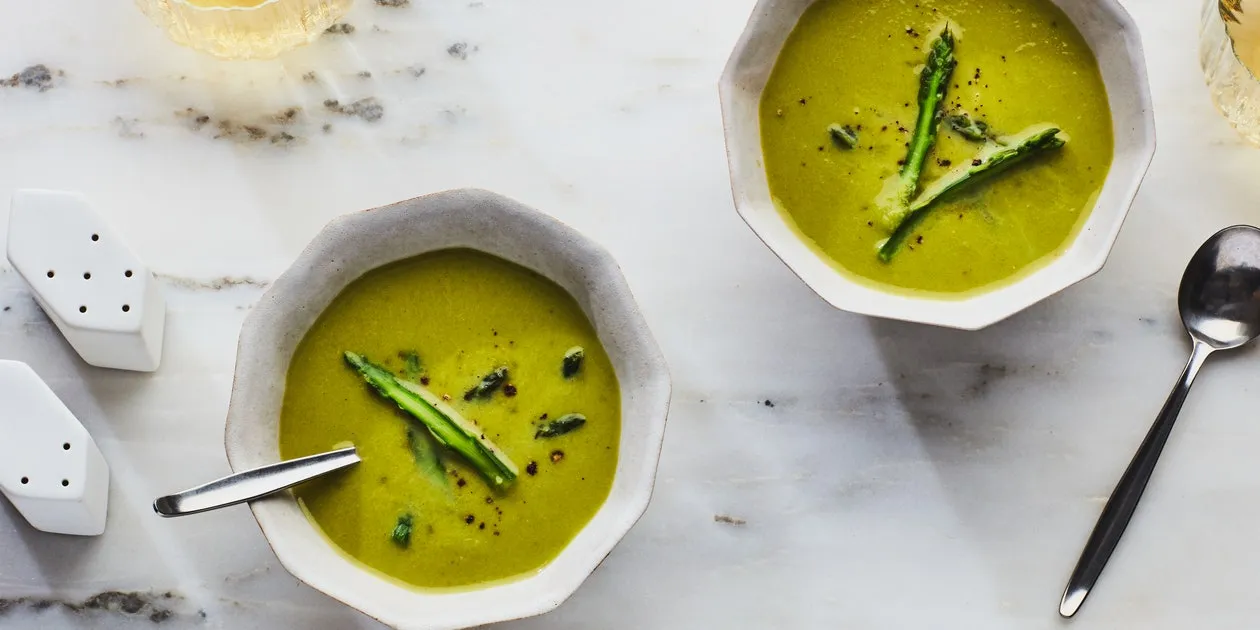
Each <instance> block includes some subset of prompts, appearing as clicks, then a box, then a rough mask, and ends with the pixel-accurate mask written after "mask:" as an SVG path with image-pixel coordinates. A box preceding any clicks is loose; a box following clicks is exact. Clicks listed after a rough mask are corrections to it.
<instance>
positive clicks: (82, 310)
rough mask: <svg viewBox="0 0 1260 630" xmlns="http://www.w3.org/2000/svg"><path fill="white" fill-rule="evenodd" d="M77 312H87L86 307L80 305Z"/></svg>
mask: <svg viewBox="0 0 1260 630" xmlns="http://www.w3.org/2000/svg"><path fill="white" fill-rule="evenodd" d="M79 312H80V313H86V312H87V307H86V306H80V307H79Z"/></svg>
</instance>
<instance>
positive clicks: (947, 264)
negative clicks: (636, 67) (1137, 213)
mask: <svg viewBox="0 0 1260 630" xmlns="http://www.w3.org/2000/svg"><path fill="white" fill-rule="evenodd" d="M946 29H947V30H948V32H949V35H950V36H951V37H952V42H953V45H952V47H951V50H950V56H951V57H952V59H953V63H955V64H956V66H955V67H954V70H953V72H952V76H950V78H949V80H948V81H947V82H945V83H944V84H943V85H942V86H941V89H942V91H943V92H944V94H945V97H944V100H943V102H942V107H941V111H940V114H938V115H937V120H939V130H938V131H937V133H935V134H931V135H930V136H929V137H932V138H934V139H935V143H934V146H933V147H932V149H931V150H930V151H929V152H928V153H927V157H926V160H924V162H923V167H922V170H921V173H920V176H919V177H918V180H917V181H918V183H917V187H915V186H913V184H912V187H911V188H910V189H909V192H910V193H913V194H917V195H918V196H917V197H916V196H911V197H910V198H911V199H913V200H914V201H916V202H917V201H919V200H921V199H924V198H925V197H926V196H927V193H928V192H931V191H933V190H937V189H939V187H940V186H941V185H942V183H943V182H948V181H951V180H957V179H958V178H966V177H968V176H969V175H968V172H969V171H970V170H971V169H974V168H976V167H979V166H982V165H983V164H984V159H983V158H986V156H989V155H992V154H993V153H994V152H997V151H1001V150H1003V149H1005V148H1008V147H1012V146H1016V145H1017V144H1018V139H1019V138H1020V137H1021V134H1025V133H1027V132H1029V131H1035V130H1037V129H1041V128H1045V127H1050V126H1052V127H1053V128H1056V129H1059V130H1060V131H1059V133H1058V136H1057V137H1058V139H1059V140H1061V141H1062V143H1063V144H1062V146H1061V147H1056V148H1054V149H1053V150H1048V151H1045V152H1044V154H1039V155H1037V156H1036V157H1033V158H1029V159H1025V160H1023V161H1022V162H1020V163H1019V164H1018V165H1017V166H1016V167H1014V168H1009V169H1006V170H1005V171H1003V172H1000V173H998V174H989V175H987V176H985V177H973V178H971V181H970V182H968V184H967V185H965V186H961V187H958V188H956V189H953V190H952V192H951V193H950V194H948V195H945V196H942V197H941V198H940V199H939V201H937V202H935V203H932V204H931V205H930V206H928V209H927V211H925V212H923V213H921V214H920V215H918V216H919V219H920V220H919V221H917V222H915V223H913V224H910V225H912V227H910V228H908V229H906V230H905V231H904V232H900V231H897V230H894V228H896V227H897V225H899V223H898V222H897V221H896V220H895V219H890V218H889V216H890V212H889V211H888V208H887V206H888V203H887V200H888V199H889V198H890V197H889V194H890V193H889V190H890V188H891V189H893V190H895V189H896V185H897V183H898V180H899V178H902V179H903V178H904V176H905V174H906V172H907V170H909V169H911V168H912V167H911V166H907V160H910V161H911V162H913V160H912V159H911V155H910V151H909V147H910V146H911V144H912V143H914V142H915V134H914V131H915V129H916V127H917V126H919V125H920V124H921V123H920V119H921V114H920V108H919V97H920V92H921V87H922V86H921V73H922V72H923V70H924V67H925V65H927V64H928V63H929V61H930V59H929V51H931V50H932V49H933V46H934V44H935V43H936V42H937V40H938V38H939V37H940V36H941V34H942V33H943V32H944V31H945V30H946ZM721 92H722V106H723V116H724V120H725V129H726V140H727V152H728V157H729V161H730V168H731V185H732V189H733V192H734V198H735V203H736V207H737V209H738V211H739V213H740V214H741V216H742V217H743V218H744V220H745V221H746V222H747V223H748V224H749V226H750V227H752V229H753V230H754V231H755V232H756V233H757V235H758V236H759V237H760V238H761V239H762V240H763V241H764V242H765V243H766V244H767V245H768V246H769V247H770V248H771V249H772V250H774V251H775V253H776V254H778V255H779V257H780V258H782V259H783V260H784V262H786V263H787V264H788V266H789V267H791V268H792V270H793V271H795V272H796V274H797V275H798V276H800V277H801V278H802V279H803V280H804V281H805V282H806V283H807V284H809V285H810V286H811V287H812V288H813V289H814V290H815V291H816V292H818V293H819V295H821V296H822V297H823V298H824V299H826V300H827V301H829V302H831V303H832V304H833V305H835V306H837V307H839V308H842V309H845V310H849V311H853V312H856V313H862V314H867V315H875V316H880V317H888V318H893V319H902V320H907V321H915V322H922V323H930V324H937V325H943V326H949V327H955V328H965V329H976V328H981V327H984V326H987V325H989V324H992V323H994V322H996V321H999V320H1001V319H1003V318H1005V317H1008V316H1010V315H1012V314H1014V313H1016V312H1018V311H1020V310H1022V309H1024V308H1026V307H1028V306H1029V305H1031V304H1033V303H1036V302H1037V301H1039V300H1041V299H1043V298H1045V297H1047V296H1049V295H1051V294H1053V293H1055V292H1057V291H1059V290H1061V289H1063V288H1065V287H1067V286H1069V285H1071V284H1073V283H1075V282H1077V281H1079V280H1081V279H1083V278H1085V277H1088V276H1089V275H1091V274H1093V273H1094V272H1096V271H1097V270H1098V269H1100V268H1101V267H1102V265H1103V263H1104V262H1105V260H1106V258H1107V255H1108V253H1109V252H1110V249H1111V245H1112V243H1113V242H1114V240H1115V238H1116V236H1117V234H1118V232H1119V229H1120V227H1121V224H1122V223H1123V220H1124V217H1125V214H1126V213H1127V212H1128V209H1129V206H1130V204H1131V202H1132V200H1133V197H1134V196H1135V194H1136V192H1137V188H1138V185H1139V183H1140V182H1141V179H1142V177H1143V175H1144V174H1145V172H1146V168H1147V166H1148V164H1149V162H1150V159H1151V156H1152V154H1153V152H1154V122H1153V117H1152V114H1151V108H1150V97H1149V88H1148V86H1147V81H1146V70H1145V67H1144V61H1143V56H1142V50H1141V42H1140V41H1139V37H1138V32H1137V28H1136V26H1135V25H1134V24H1133V22H1132V20H1131V19H1130V18H1129V17H1128V15H1127V14H1126V13H1125V12H1124V10H1123V9H1122V8H1121V7H1120V6H1119V4H1118V3H1116V2H1115V1H1114V0H1102V1H1096V0H1055V1H1053V2H1052V1H1051V0H1015V1H1014V2H1009V1H1007V0H924V1H922V2H915V3H900V2H896V3H894V2H886V1H884V0H818V1H817V2H814V1H812V0H763V1H762V2H759V3H758V4H757V6H756V8H755V9H754V10H753V15H752V17H751V19H750V21H749V24H748V27H747V29H746V30H745V32H744V34H743V37H742V38H741V39H740V41H739V43H738V44H737V46H736V49H735V51H734V53H733V54H732V56H731V59H730V62H729V63H728V65H727V69H726V72H725V74H724V75H723V78H722V83H721ZM955 116H959V117H961V116H966V119H967V120H972V121H982V122H983V123H984V124H985V126H984V127H981V128H980V131H978V132H977V131H976V129H975V128H972V129H969V130H966V131H968V132H969V133H970V137H969V136H968V134H967V133H963V132H962V131H960V130H959V129H957V128H955V126H953V125H951V124H950V121H951V119H952V118H953V117H955ZM931 118H932V115H931V114H929V115H928V120H930V119H931ZM959 120H963V119H962V118H959ZM829 130H836V131H837V132H838V134H837V136H836V137H833V134H832V133H831V131H829ZM934 185H935V187H934ZM892 216H894V217H895V216H899V215H896V214H895V213H892ZM890 235H893V239H894V240H895V241H898V242H899V243H900V247H897V248H894V249H893V250H892V251H891V252H890V250H889V248H887V247H885V243H886V242H887V239H889V237H890ZM901 236H904V237H905V238H904V240H898V239H899V238H900V237H901ZM881 253H882V254H883V256H881Z"/></svg>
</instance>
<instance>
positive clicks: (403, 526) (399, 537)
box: [389, 513, 412, 549]
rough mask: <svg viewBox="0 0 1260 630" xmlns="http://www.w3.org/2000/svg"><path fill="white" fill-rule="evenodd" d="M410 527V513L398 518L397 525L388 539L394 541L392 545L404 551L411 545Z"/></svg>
mask: <svg viewBox="0 0 1260 630" xmlns="http://www.w3.org/2000/svg"><path fill="white" fill-rule="evenodd" d="M411 526H412V516H411V514H410V513H407V514H403V515H402V516H399V517H398V524H397V525H395V526H394V531H393V532H391V533H390V535H389V537H390V538H392V539H394V544H395V545H398V546H399V547H402V548H403V549H406V548H407V547H408V546H409V545H410V544H411Z"/></svg>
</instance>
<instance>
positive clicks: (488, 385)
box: [464, 367, 508, 400]
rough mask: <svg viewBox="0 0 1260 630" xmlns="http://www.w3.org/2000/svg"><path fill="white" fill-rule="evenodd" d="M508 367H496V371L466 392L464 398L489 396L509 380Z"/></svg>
mask: <svg viewBox="0 0 1260 630" xmlns="http://www.w3.org/2000/svg"><path fill="white" fill-rule="evenodd" d="M507 377H508V369H507V368H506V367H497V368H494V371H492V372H490V373H489V374H487V375H485V376H484V377H482V379H481V382H479V383H477V384H476V385H474V386H473V388H472V389H470V390H468V391H466V392H464V400H472V399H474V398H489V397H490V395H491V394H493V393H494V391H495V390H496V389H499V386H501V385H503V383H505V382H507Z"/></svg>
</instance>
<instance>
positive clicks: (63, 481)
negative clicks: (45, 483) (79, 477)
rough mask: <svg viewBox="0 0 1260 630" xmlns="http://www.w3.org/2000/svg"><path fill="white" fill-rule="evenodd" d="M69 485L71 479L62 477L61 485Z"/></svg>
mask: <svg viewBox="0 0 1260 630" xmlns="http://www.w3.org/2000/svg"><path fill="white" fill-rule="evenodd" d="M68 485H70V480H69V479H62V480H61V487H63V488H64V487H66V486H68Z"/></svg>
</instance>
